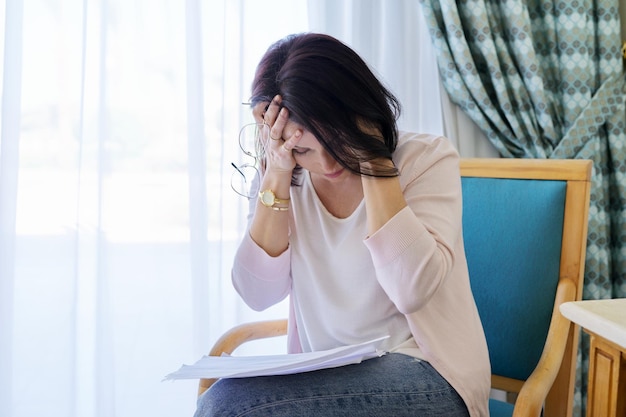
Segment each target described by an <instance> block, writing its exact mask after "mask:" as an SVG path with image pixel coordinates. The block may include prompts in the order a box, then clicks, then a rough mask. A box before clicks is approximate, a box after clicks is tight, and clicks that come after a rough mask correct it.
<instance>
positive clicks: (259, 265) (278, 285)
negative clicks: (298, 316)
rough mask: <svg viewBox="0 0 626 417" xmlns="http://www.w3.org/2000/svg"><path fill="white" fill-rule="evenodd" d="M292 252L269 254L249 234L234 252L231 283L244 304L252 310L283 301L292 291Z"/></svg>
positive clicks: (258, 309) (262, 308)
mask: <svg viewBox="0 0 626 417" xmlns="http://www.w3.org/2000/svg"><path fill="white" fill-rule="evenodd" d="M290 257H291V249H290V248H288V249H287V250H286V251H285V252H283V253H281V254H280V255H279V256H276V257H272V256H270V255H268V254H267V253H266V252H265V251H264V250H263V248H261V247H260V246H258V245H257V244H256V242H255V241H254V240H253V239H252V238H251V237H250V234H249V233H246V234H245V235H244V238H243V240H242V242H241V244H240V245H239V248H238V249H237V253H236V254H235V260H234V262H233V268H232V274H231V275H232V276H231V277H232V282H233V286H234V287H235V290H236V291H237V292H238V293H239V295H240V296H241V298H242V299H243V300H244V301H245V303H246V304H247V305H248V306H249V307H250V308H252V309H253V310H255V311H261V310H264V309H266V308H268V307H270V306H272V305H274V304H276V303H278V302H280V301H282V300H283V299H284V298H285V297H286V296H287V295H288V294H289V291H290V289H291V265H290Z"/></svg>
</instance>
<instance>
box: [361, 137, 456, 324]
mask: <svg viewBox="0 0 626 417" xmlns="http://www.w3.org/2000/svg"><path fill="white" fill-rule="evenodd" d="M422 139H423V138H422ZM394 162H395V163H396V166H398V167H399V169H400V179H401V185H402V189H403V193H404V196H405V199H406V201H407V207H405V208H404V209H402V210H401V211H400V212H398V213H397V214H396V215H395V216H394V217H392V218H391V219H390V220H389V221H388V222H387V223H386V224H385V225H383V227H382V228H380V229H379V230H378V231H377V232H376V233H374V234H373V235H371V236H370V237H368V238H367V239H366V240H365V242H364V243H365V245H366V246H367V248H368V249H369V251H370V254H371V256H372V260H373V263H374V267H375V268H376V275H377V278H378V281H379V283H380V284H381V286H382V287H383V289H384V290H385V292H386V293H387V295H388V296H389V297H390V299H391V300H392V301H393V302H394V304H396V306H397V307H398V310H400V311H401V312H402V313H404V314H411V313H413V312H415V311H417V310H419V309H420V308H421V307H423V306H424V305H425V304H426V303H428V301H429V300H430V299H431V297H432V295H433V294H434V293H435V292H436V291H437V289H438V288H439V287H440V286H441V285H442V283H443V282H444V280H445V279H446V278H447V277H448V276H449V274H450V273H451V271H452V270H453V266H454V262H455V248H458V247H459V246H458V240H459V239H462V232H461V230H462V222H461V220H462V199H461V181H460V173H459V156H458V153H457V152H456V150H455V149H454V147H453V146H452V144H451V143H450V142H449V141H448V140H447V139H445V138H443V137H434V136H433V137H431V139H430V140H429V141H424V140H421V141H411V140H409V141H407V142H406V143H404V144H403V145H402V147H401V149H399V150H398V151H397V152H396V154H395V155H394ZM461 258H463V257H461Z"/></svg>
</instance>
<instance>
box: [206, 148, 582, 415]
mask: <svg viewBox="0 0 626 417" xmlns="http://www.w3.org/2000/svg"><path fill="white" fill-rule="evenodd" d="M460 168H461V176H463V177H487V178H520V179H543V180H563V181H567V191H566V199H565V200H566V202H565V212H564V225H563V239H562V248H561V266H560V277H559V283H558V287H557V294H556V299H555V303H554V309H553V313H552V320H551V323H550V328H549V332H548V337H547V340H546V343H545V346H544V350H543V353H542V356H541V358H540V360H539V363H538V364H537V367H536V368H535V370H534V372H533V373H532V374H531V375H530V377H529V378H528V379H527V380H526V381H521V380H514V379H510V378H505V377H502V376H498V375H492V387H493V388H495V389H499V390H504V391H506V392H511V393H516V394H517V399H516V401H515V411H514V413H513V416H514V417H522V416H533V417H535V416H539V415H540V414H541V411H542V409H543V411H544V415H545V416H546V417H565V416H567V417H571V415H572V404H573V396H574V384H575V369H576V356H577V350H578V339H579V333H580V332H579V329H578V326H576V325H574V324H573V323H571V322H570V321H569V320H567V319H566V318H565V317H563V316H562V315H561V313H560V311H559V305H561V304H562V303H564V302H566V301H575V300H580V299H581V298H582V286H583V279H584V266H585V255H586V247H587V225H588V220H587V219H588V214H589V200H590V188H591V170H592V162H591V161H586V160H549V159H548V160H546V159H505V158H470V159H462V160H461V164H460ZM286 333H287V320H286V319H282V320H272V321H263V322H255V323H247V324H242V325H240V326H237V327H235V328H233V329H231V330H230V331H228V332H227V333H225V334H224V335H223V336H222V337H221V338H220V339H219V340H218V341H217V342H216V343H215V344H214V346H213V349H212V350H211V352H210V355H221V354H222V353H228V354H230V353H232V352H233V351H234V350H235V349H236V348H237V347H238V346H239V345H241V344H243V343H245V342H248V341H251V340H256V339H262V338H267V337H275V336H281V335H285V334H286ZM213 382H215V380H214V379H201V380H200V383H199V389H198V395H200V394H202V393H203V392H204V391H206V390H207V389H208V388H209V387H210V386H211V384H213Z"/></svg>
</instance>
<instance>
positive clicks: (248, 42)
mask: <svg viewBox="0 0 626 417" xmlns="http://www.w3.org/2000/svg"><path fill="white" fill-rule="evenodd" d="M307 8H310V9H311V14H308V13H307ZM420 16H421V10H420V9H419V5H418V4H417V2H414V1H409V0H407V1H399V0H397V1H396V0H394V1H390V2H389V1H383V0H379V1H327V2H324V1H309V2H308V4H307V2H306V0H297V1H296V0H264V1H262V2H260V1H257V0H234V1H233V0H212V1H210V2H206V1H201V0H187V1H185V2H184V1H180V0H134V1H127V0H57V1H54V2H50V1H48V0H30V1H27V2H25V1H23V0H4V1H0V22H1V23H0V25H2V26H1V27H0V54H1V55H0V56H1V57H2V58H1V61H0V79H1V80H2V82H1V85H0V94H1V95H2V102H1V106H2V107H1V109H0V416H7V417H9V416H10V417H31V416H34V415H47V416H52V417H90V416H98V417H100V416H104V417H108V416H116V417H126V416H128V417H130V416H133V417H135V416H144V415H145V416H154V417H160V416H168V417H169V416H183V415H191V414H192V413H193V409H194V401H195V385H196V381H189V382H185V381H183V382H181V381H178V382H175V383H162V382H161V379H162V378H163V376H164V375H165V374H166V373H168V372H170V371H173V370H175V369H176V368H178V367H179V366H180V364H181V363H189V362H192V361H195V360H196V359H197V358H198V357H199V356H200V355H201V354H203V353H205V352H206V350H207V349H208V347H209V345H210V344H211V343H212V342H213V341H214V340H215V339H216V338H217V337H218V335H219V334H220V333H221V332H222V331H224V330H225V329H226V328H228V327H230V326H232V325H234V324H236V323H239V322H242V321H246V320H250V319H258V318H261V317H276V316H284V315H285V314H286V308H285V305H284V304H283V305H279V306H276V307H275V308H272V309H270V310H269V311H267V312H264V313H263V314H258V313H253V312H251V311H250V310H249V309H247V308H246V307H245V306H243V305H242V303H241V302H240V301H239V299H238V297H237V296H236V294H235V293H234V291H233V290H232V287H231V284H230V274H229V271H230V263H231V260H232V256H233V251H234V248H235V246H236V244H237V242H238V240H239V238H240V236H241V233H242V232H243V225H242V220H243V218H244V216H245V210H246V207H247V204H246V202H245V201H242V198H241V197H238V196H237V195H236V194H235V193H234V192H231V190H230V176H231V168H230V162H231V161H232V162H239V158H241V152H240V151H239V148H238V144H237V140H236V138H237V134H238V129H239V126H241V125H243V124H244V123H246V122H249V121H250V115H249V112H248V111H247V109H245V108H244V106H242V105H241V102H242V101H245V100H246V99H247V98H248V88H249V85H250V81H251V77H252V75H253V71H254V67H255V65H256V63H257V61H258V59H259V57H260V56H261V55H262V53H263V52H264V51H265V49H266V48H267V46H269V44H270V43H272V42H273V41H275V40H277V39H279V38H280V37H282V36H284V35H286V34H288V33H293V32H301V31H306V30H309V28H310V29H311V30H316V31H322V32H327V33H330V34H333V35H335V36H338V37H339V38H341V39H343V40H344V41H346V42H347V43H349V44H352V45H353V46H354V47H355V49H357V50H358V51H359V52H360V53H361V54H362V55H363V56H364V57H365V58H366V60H368V62H370V64H371V65H372V66H373V67H374V68H375V69H376V70H377V71H378V72H379V74H381V76H382V77H383V78H384V79H385V80H386V82H387V83H388V84H389V86H390V87H391V89H392V90H393V91H394V92H395V93H396V94H397V95H398V96H399V98H400V99H401V100H402V102H403V104H404V106H405V113H404V116H403V119H402V121H401V127H402V128H404V129H410V130H416V131H432V132H434V133H442V132H445V129H446V127H445V123H443V121H442V120H443V118H442V114H441V112H442V104H441V100H440V88H439V86H438V83H437V82H436V81H434V80H436V79H437V75H436V67H435V60H434V57H432V56H431V55H432V52H429V49H428V48H430V40H429V39H428V38H427V37H426V32H425V31H424V29H423V26H422V23H421V20H420V19H421V17H420ZM309 24H310V25H311V26H309ZM418 45H421V46H423V47H424V49H422V48H421V47H419V48H418ZM462 129H463V128H459V129H457V131H460V130H462Z"/></svg>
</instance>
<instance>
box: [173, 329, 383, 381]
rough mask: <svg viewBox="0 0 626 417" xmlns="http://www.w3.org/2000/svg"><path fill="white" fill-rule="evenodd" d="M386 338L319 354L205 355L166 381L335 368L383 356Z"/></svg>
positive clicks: (279, 373) (292, 372)
mask: <svg viewBox="0 0 626 417" xmlns="http://www.w3.org/2000/svg"><path fill="white" fill-rule="evenodd" d="M388 337H389V336H385V337H381V338H378V339H374V340H370V341H368V342H365V343H360V344H356V345H349V346H342V347H338V348H335V349H330V350H324V351H319V352H307V353H294V354H285V355H262V356H204V357H202V358H201V359H200V360H199V361H197V362H196V363H195V364H193V365H183V366H182V367H181V368H180V369H179V370H178V371H176V372H172V373H171V374H169V375H167V376H166V377H165V380H175V379H199V378H243V377H251V376H264V375H287V374H295V373H299V372H308V371H314V370H317V369H326V368H335V367H338V366H343V365H349V364H355V363H360V362H362V361H364V360H366V359H371V358H375V357H379V356H382V355H384V354H385V352H383V351H380V350H378V347H379V346H380V344H381V343H382V342H383V340H385V339H387V338H388Z"/></svg>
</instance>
